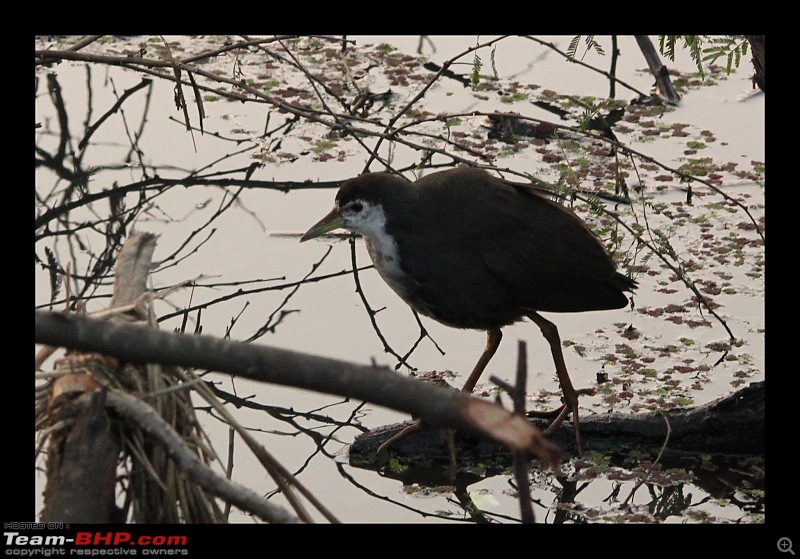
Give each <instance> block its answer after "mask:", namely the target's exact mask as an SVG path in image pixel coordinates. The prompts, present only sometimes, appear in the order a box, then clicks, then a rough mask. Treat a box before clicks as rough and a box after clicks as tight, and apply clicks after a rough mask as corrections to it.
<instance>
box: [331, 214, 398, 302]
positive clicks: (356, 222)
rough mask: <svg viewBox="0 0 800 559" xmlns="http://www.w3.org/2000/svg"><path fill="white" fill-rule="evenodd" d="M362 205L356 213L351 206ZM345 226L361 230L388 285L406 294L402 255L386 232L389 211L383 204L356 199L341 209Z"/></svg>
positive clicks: (357, 230)
mask: <svg viewBox="0 0 800 559" xmlns="http://www.w3.org/2000/svg"><path fill="white" fill-rule="evenodd" d="M356 204H360V205H361V208H362V209H361V211H360V212H355V211H354V210H353V209H352V208H353V206H355V205H356ZM339 211H340V214H341V215H342V218H343V219H344V223H345V226H346V227H347V228H348V229H351V230H353V231H355V232H356V233H361V235H362V236H363V237H364V241H365V242H366V245H367V252H369V256H370V258H371V259H372V263H373V264H374V265H375V269H376V270H378V273H379V274H380V275H381V277H382V278H383V280H384V281H385V282H386V283H388V284H389V287H391V288H392V289H393V290H394V291H395V292H396V293H397V294H398V295H400V296H401V297H403V296H404V295H405V293H406V291H407V289H406V287H404V286H405V282H403V281H402V280H403V278H405V274H404V273H403V271H402V270H401V269H400V254H399V253H398V250H397V243H396V242H395V241H394V239H393V238H391V237H390V236H389V234H388V233H387V232H386V214H385V213H384V212H383V208H382V207H381V206H380V205H376V204H372V203H370V202H365V201H363V200H356V201H354V202H351V203H349V204H348V205H347V206H346V207H345V208H340V209H339Z"/></svg>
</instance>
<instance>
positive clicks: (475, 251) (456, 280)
mask: <svg viewBox="0 0 800 559" xmlns="http://www.w3.org/2000/svg"><path fill="white" fill-rule="evenodd" d="M337 227H345V228H347V229H350V230H351V231H356V232H358V233H361V234H362V236H363V237H364V240H365V242H366V244H367V249H368V251H369V254H370V257H371V258H372V261H373V263H374V264H375V268H376V269H377V270H378V272H379V273H380V274H381V276H382V277H383V279H384V280H386V282H387V283H388V284H389V285H390V286H391V287H392V289H394V290H395V291H396V292H397V293H398V295H400V297H402V298H403V300H405V301H406V302H407V303H408V304H409V305H410V306H411V307H412V308H414V309H415V310H417V311H418V312H419V313H421V314H423V315H426V316H429V317H431V318H433V319H435V320H437V321H439V322H441V323H443V324H446V325H448V326H453V327H456V328H471V329H480V330H486V331H487V333H488V343H487V347H486V350H485V351H484V353H483V355H482V356H481V360H480V361H479V362H478V365H476V367H475V369H474V370H473V372H472V374H471V375H470V378H469V380H468V381H467V384H466V385H465V386H464V390H469V391H471V390H472V389H473V388H474V386H475V384H476V383H477V380H478V378H479V377H480V374H481V372H482V370H483V368H484V367H485V365H486V363H488V361H489V359H490V358H491V356H492V355H493V354H494V352H495V350H496V349H497V345H498V344H499V343H500V338H501V337H502V334H501V332H500V329H501V328H502V327H503V326H506V325H508V324H511V323H513V322H515V321H518V320H521V319H522V318H524V317H526V316H527V317H529V318H531V319H532V320H533V321H534V322H536V324H537V325H539V327H540V328H541V329H542V332H543V334H544V335H545V337H546V338H547V339H548V341H549V342H550V346H551V350H552V352H553V358H554V360H555V362H556V368H557V370H558V373H559V380H560V382H561V386H562V390H563V391H564V396H565V399H566V402H567V403H566V405H565V408H564V409H563V410H562V413H561V414H560V415H559V419H557V420H556V422H555V423H554V424H560V422H561V420H563V417H564V416H565V414H566V412H568V411H572V412H573V414H574V419H575V421H576V429H577V394H576V393H575V391H574V389H573V388H572V386H571V384H570V382H569V377H568V375H567V372H566V366H565V365H564V364H563V356H562V355H561V348H560V340H559V338H558V332H557V330H556V328H555V325H553V324H552V323H551V322H549V321H547V320H546V319H544V318H543V317H541V316H540V315H539V314H538V312H537V311H545V312H582V311H594V310H605V309H616V308H621V307H623V306H625V305H626V304H627V303H628V298H627V297H626V296H625V294H624V293H623V291H631V290H633V289H634V288H635V287H636V282H634V281H633V280H631V279H629V278H628V277H626V276H624V275H622V274H620V273H619V272H617V270H616V266H615V264H614V262H613V260H612V259H611V258H610V257H609V255H608V254H607V253H606V251H605V249H604V247H603V245H602V244H601V243H600V241H599V240H598V239H597V237H596V236H595V235H594V234H593V233H592V232H591V231H590V230H589V228H588V227H587V226H586V225H585V224H584V223H583V221H581V220H580V218H578V217H577V216H576V215H575V214H574V213H572V212H571V211H570V210H569V209H567V208H565V207H564V206H562V205H560V204H558V203H557V202H555V201H553V200H551V199H550V198H549V197H548V196H547V194H546V193H544V192H543V191H540V190H538V189H536V188H533V187H531V186H528V185H523V184H516V183H511V182H509V181H505V180H502V179H499V178H496V177H493V176H491V175H489V174H488V173H486V172H484V171H482V170H478V169H473V168H467V167H460V168H456V169H451V170H447V171H441V172H437V173H432V174H430V175H427V176H426V177H424V178H422V179H420V180H418V181H416V182H411V181H408V180H406V179H404V178H402V177H398V176H396V175H391V174H389V173H369V174H365V175H361V176H359V177H356V178H354V179H350V180H348V181H345V182H344V183H343V184H342V187H341V188H340V190H339V192H338V194H337V195H336V203H335V206H334V209H333V211H332V212H331V213H330V214H329V215H328V216H326V217H325V218H323V219H322V220H321V221H320V222H319V223H317V224H316V225H315V226H313V227H312V228H311V229H310V230H309V231H308V232H307V233H306V234H305V235H304V236H303V238H302V239H301V240H307V239H310V238H313V237H316V236H319V235H321V234H323V233H325V232H327V231H330V230H332V229H335V228H337Z"/></svg>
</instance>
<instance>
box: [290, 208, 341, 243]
mask: <svg viewBox="0 0 800 559" xmlns="http://www.w3.org/2000/svg"><path fill="white" fill-rule="evenodd" d="M340 227H344V220H343V219H342V216H340V215H339V208H338V207H337V206H334V208H333V209H332V210H331V213H329V214H328V215H326V216H325V217H323V218H322V219H320V220H319V221H318V222H317V223H315V224H314V225H313V226H311V229H309V230H308V231H306V233H305V235H303V236H302V237H300V242H301V243H302V242H304V241H307V240H309V239H314V238H316V237H319V236H320V235H324V234H325V233H327V232H328V231H333V230H334V229H339V228H340Z"/></svg>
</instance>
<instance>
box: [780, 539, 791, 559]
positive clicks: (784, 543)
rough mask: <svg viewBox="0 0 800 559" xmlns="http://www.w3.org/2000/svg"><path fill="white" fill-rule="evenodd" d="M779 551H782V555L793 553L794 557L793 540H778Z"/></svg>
mask: <svg viewBox="0 0 800 559" xmlns="http://www.w3.org/2000/svg"><path fill="white" fill-rule="evenodd" d="M778 550H780V552H781V553H791V554H792V555H794V551H793V550H792V540H790V539H789V538H778Z"/></svg>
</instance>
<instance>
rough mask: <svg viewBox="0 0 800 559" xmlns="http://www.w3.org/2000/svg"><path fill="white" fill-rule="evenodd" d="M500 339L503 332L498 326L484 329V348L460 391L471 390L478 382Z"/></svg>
mask: <svg viewBox="0 0 800 559" xmlns="http://www.w3.org/2000/svg"><path fill="white" fill-rule="evenodd" d="M502 339H503V333H502V332H501V331H500V328H492V329H491V330H487V331H486V349H484V350H483V353H482V354H481V358H480V359H478V362H477V363H476V364H475V368H474V369H472V373H470V375H469V378H468V379H467V382H466V383H465V384H464V388H462V389H461V391H462V392H472V390H473V389H474V388H475V385H476V384H478V379H479V378H481V374H482V373H483V370H484V369H485V368H486V365H488V364H489V361H490V360H491V359H492V357H493V356H494V354H495V352H496V351H497V346H499V345H500V340H502Z"/></svg>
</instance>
